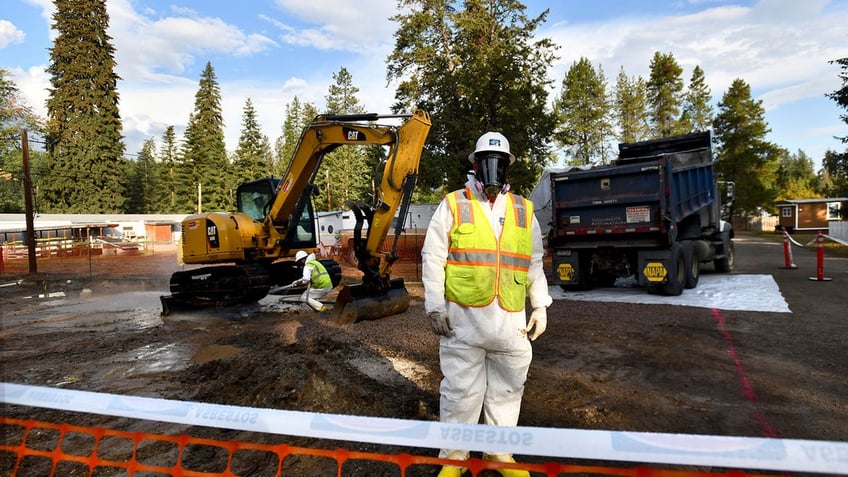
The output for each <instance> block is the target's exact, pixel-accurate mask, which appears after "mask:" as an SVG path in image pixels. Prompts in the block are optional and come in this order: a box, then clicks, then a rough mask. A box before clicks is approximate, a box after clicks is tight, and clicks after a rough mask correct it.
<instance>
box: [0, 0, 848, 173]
mask: <svg viewBox="0 0 848 477" xmlns="http://www.w3.org/2000/svg"><path fill="white" fill-rule="evenodd" d="M3 3H4V8H3V9H2V12H0V66H2V67H4V68H6V69H8V70H11V71H12V74H13V78H14V80H15V82H16V84H17V85H18V88H19V89H20V90H21V92H22V93H23V95H24V96H25V98H26V99H27V101H28V102H29V104H30V105H31V106H32V107H33V108H34V109H35V110H36V112H38V113H40V114H42V115H44V114H45V109H44V102H45V100H46V98H47V91H46V88H47V87H48V76H47V74H46V73H45V68H46V66H47V63H48V60H49V56H48V48H50V47H51V45H52V44H51V41H52V38H53V37H54V36H55V32H51V30H50V23H51V21H50V16H51V14H52V12H53V4H52V2H51V1H50V0H4V1H3ZM525 4H526V5H527V13H528V15H530V16H535V15H537V14H539V13H541V12H542V10H543V9H545V8H549V9H550V14H549V16H548V20H547V22H546V23H545V24H543V25H542V27H541V28H540V30H539V31H538V32H537V34H538V35H539V36H544V37H548V38H551V39H552V40H554V42H556V43H557V44H558V45H560V49H559V51H558V55H559V57H560V58H559V60H558V61H557V62H556V63H555V64H554V65H553V67H552V68H551V70H550V72H549V76H550V78H551V79H553V80H554V85H555V86H554V89H553V90H552V91H551V98H553V97H554V96H555V95H557V94H558V93H559V91H560V85H561V82H562V78H563V76H564V74H565V72H566V71H567V69H568V67H569V66H570V65H571V64H572V63H573V62H574V61H576V60H578V59H579V58H580V57H586V58H588V59H589V60H590V61H591V62H592V63H593V64H595V65H596V66H598V65H600V66H601V67H602V68H603V70H604V72H605V74H606V75H607V77H608V78H609V84H610V85H613V84H614V83H615V76H616V75H617V74H618V72H619V70H620V69H621V68H624V71H625V72H626V73H627V74H628V75H640V76H643V77H647V76H648V73H649V65H650V60H651V58H652V57H653V54H654V52H656V51H660V52H663V53H668V52H670V53H672V54H674V56H675V58H676V59H677V61H678V63H679V64H680V66H681V67H682V68H683V77H684V80H685V81H686V82H687V83H688V80H689V77H690V76H691V73H692V68H693V67H694V66H695V65H700V66H701V68H702V69H703V70H704V72H705V74H706V78H707V81H708V84H709V87H710V89H711V93H712V96H713V102H714V103H717V102H718V101H719V100H720V99H721V96H722V95H723V94H724V92H725V91H726V90H727V88H728V86H729V85H730V84H731V82H732V81H733V80H734V79H736V78H742V79H743V80H745V81H746V82H747V83H748V84H749V85H751V88H752V94H753V95H754V97H755V98H757V99H761V100H762V101H763V106H764V108H765V110H766V116H765V119H766V121H767V122H768V124H769V127H770V128H771V129H772V132H771V133H770V134H769V136H768V139H769V140H771V141H773V142H775V143H776V144H778V145H780V146H782V147H785V148H787V149H789V150H790V151H793V152H795V151H797V150H798V149H801V150H803V151H805V152H806V153H807V154H808V155H810V156H811V157H812V158H813V159H814V160H815V162H816V164H817V167H818V164H819V163H820V159H821V156H822V155H823V154H824V152H825V151H826V150H827V149H831V150H836V151H843V150H844V149H845V146H844V145H843V144H841V143H840V142H839V141H838V140H837V139H834V136H848V126H846V124H845V123H844V122H842V121H840V119H839V115H840V114H845V110H842V109H840V108H838V106H837V105H836V103H834V102H833V101H831V100H830V99H827V98H826V97H825V94H826V93H830V92H832V91H834V90H836V89H839V88H840V87H841V86H842V85H841V82H840V79H839V77H838V74H839V72H840V70H839V68H838V67H837V66H836V65H831V64H829V63H828V61H829V60H834V59H837V58H844V57H846V56H848V48H846V45H848V28H846V27H845V25H848V1H846V0H840V1H828V0H806V1H797V0H760V1H743V0H676V1H675V0H671V1H659V0H657V1H636V0H593V1H591V2H586V1H582V0H557V1H554V2H545V1H541V0H526V1H525ZM395 5H396V2H395V1H394V0H357V1H355V2H353V1H350V0H310V1H308V2H305V1H303V0H248V1H245V0H241V1H221V2H215V1H212V2H210V1H208V0H108V3H107V8H108V12H109V16H110V30H109V33H110V35H111V36H112V37H113V45H114V46H115V48H116V60H117V63H118V66H117V73H118V74H119V75H120V76H121V77H122V78H123V79H122V81H120V82H119V83H118V91H119V93H120V98H121V103H120V106H121V116H122V119H123V121H124V132H123V133H124V136H125V137H126V143H127V153H128V154H135V153H137V152H138V150H139V148H140V147H141V143H142V142H143V141H144V139H145V138H148V137H153V138H156V139H157V140H158V139H159V138H160V137H161V135H162V132H163V131H164V129H165V127H167V126H168V125H175V126H176V127H177V130H178V132H180V133H181V131H182V130H183V128H184V127H185V123H186V122H187V121H188V117H189V113H190V112H191V111H192V109H193V106H194V94H195V92H196V91H197V87H198V81H199V77H200V72H201V70H202V69H203V67H204V66H205V64H206V62H207V61H211V62H212V65H213V67H214V68H215V72H216V75H217V77H218V81H219V83H220V85H221V92H222V97H223V104H222V106H223V110H224V121H225V135H226V141H227V148H228V149H229V150H231V151H232V150H234V149H235V148H236V146H237V142H238V135H239V131H240V129H241V116H242V111H243V107H244V103H245V101H246V100H247V98H250V99H251V101H252V102H253V104H254V107H255V108H256V110H257V113H258V116H259V120H260V123H261V125H262V128H263V132H264V134H265V135H267V136H268V137H269V138H270V139H271V141H274V140H275V139H276V138H277V136H279V135H280V131H281V127H282V123H283V119H284V114H285V106H286V104H288V103H289V102H290V101H291V100H292V99H293V98H294V97H295V96H297V97H298V98H299V99H300V100H301V101H309V102H313V103H315V104H316V105H317V106H318V107H319V108H322V107H323V105H324V97H325V96H326V94H327V91H328V87H329V85H330V84H331V83H332V81H333V80H332V75H333V74H334V73H337V72H338V71H339V70H340V69H341V68H342V67H345V68H347V70H348V71H349V72H350V73H351V75H352V78H353V83H354V85H355V86H356V87H358V88H359V89H360V94H359V99H360V101H361V103H362V104H363V105H364V106H365V108H366V109H367V110H368V111H372V112H381V113H383V112H386V113H387V112H389V106H390V105H391V103H392V101H393V97H394V87H395V86H396V85H394V84H392V85H387V83H386V77H385V59H386V57H387V55H388V54H389V53H390V52H391V50H392V48H393V46H394V43H393V36H392V35H393V33H394V31H395V29H396V24H395V23H393V22H391V21H389V19H388V18H389V17H390V16H391V15H393V14H395V13H397V10H396V9H395Z"/></svg>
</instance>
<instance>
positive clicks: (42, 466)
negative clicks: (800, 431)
mask: <svg viewBox="0 0 848 477" xmlns="http://www.w3.org/2000/svg"><path fill="white" fill-rule="evenodd" d="M0 436H2V439H3V442H2V444H0V474H2V475H3V476H5V475H12V476H18V475H19V476H25V475H26V476H28V475H50V476H53V475H57V476H64V475H89V476H99V475H128V476H134V475H144V476H152V475H170V476H213V475H215V476H238V475H263V476H264V475H268V476H282V475H293V474H296V475H332V474H333V473H335V474H336V475H338V476H342V475H399V476H407V475H409V473H410V471H411V470H412V469H416V467H422V468H421V469H416V470H415V474H416V475H431V474H435V471H436V470H437V469H438V466H440V465H442V464H446V463H449V462H450V461H446V460H443V459H438V458H435V457H425V456H417V455H411V454H403V453H401V454H379V453H371V452H357V451H349V450H345V449H334V450H328V449H314V448H306V447H296V446H291V445H286V444H255V443H248V442H239V441H222V440H214V439H204V438H195V437H190V436H186V435H180V436H167V435H158V434H148V433H144V432H124V431H117V430H110V429H104V428H89V427H82V426H75V425H71V424H52V423H47V422H39V421H34V420H20V419H13V418H8V417H4V416H0ZM462 465H463V466H464V467H466V468H468V470H469V473H470V474H471V475H474V476H477V475H481V474H480V473H481V472H482V471H484V470H486V469H498V468H521V469H525V470H528V471H530V472H531V473H532V475H546V476H559V475H568V474H584V475H610V476H629V477H694V476H710V477H716V476H721V475H726V476H732V477H742V476H757V475H758V474H750V473H746V472H741V471H728V472H723V473H716V472H703V471H687V470H671V469H652V468H648V467H604V466H589V465H572V464H559V463H547V464H527V463H521V464H502V463H496V462H489V461H483V460H480V459H470V460H468V461H464V462H463V463H462ZM430 469H432V470H431V471H430V472H428V470H430ZM466 475H468V474H466Z"/></svg>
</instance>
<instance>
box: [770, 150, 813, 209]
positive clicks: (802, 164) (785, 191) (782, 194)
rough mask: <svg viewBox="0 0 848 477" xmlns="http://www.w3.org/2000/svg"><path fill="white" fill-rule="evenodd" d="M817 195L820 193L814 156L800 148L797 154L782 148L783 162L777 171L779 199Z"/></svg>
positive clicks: (804, 197) (809, 197) (805, 197)
mask: <svg viewBox="0 0 848 477" xmlns="http://www.w3.org/2000/svg"><path fill="white" fill-rule="evenodd" d="M815 197H818V194H817V193H816V173H815V170H814V166H813V160H812V158H810V156H808V155H807V154H806V153H805V152H804V151H802V150H800V149H799V150H798V152H797V153H795V154H790V153H789V151H786V150H781V162H780V167H779V168H778V171H777V196H776V198H777V200H781V199H812V198H815Z"/></svg>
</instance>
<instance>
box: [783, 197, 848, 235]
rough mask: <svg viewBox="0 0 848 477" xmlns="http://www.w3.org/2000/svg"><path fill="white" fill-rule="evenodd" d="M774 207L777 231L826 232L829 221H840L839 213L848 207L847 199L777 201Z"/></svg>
mask: <svg viewBox="0 0 848 477" xmlns="http://www.w3.org/2000/svg"><path fill="white" fill-rule="evenodd" d="M774 205H775V207H777V215H778V217H779V222H778V228H779V229H786V230H788V231H789V232H792V231H795V230H822V231H827V230H828V222H829V221H832V220H842V215H841V214H840V212H841V211H843V210H845V208H846V207H848V197H831V198H824V199H794V200H779V201H777V202H775V203H774Z"/></svg>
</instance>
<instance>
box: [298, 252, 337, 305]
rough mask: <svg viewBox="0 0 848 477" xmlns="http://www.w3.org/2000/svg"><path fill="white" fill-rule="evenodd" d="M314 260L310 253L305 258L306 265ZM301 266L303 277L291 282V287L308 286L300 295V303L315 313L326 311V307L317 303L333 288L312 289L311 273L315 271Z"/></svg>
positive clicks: (306, 266) (312, 254)
mask: <svg viewBox="0 0 848 477" xmlns="http://www.w3.org/2000/svg"><path fill="white" fill-rule="evenodd" d="M312 260H315V254H314V253H310V254H309V255H308V256H307V257H306V263H309V262H310V261H312ZM306 263H304V265H303V276H302V277H301V278H300V279H299V280H295V281H294V282H292V285H296V284H297V285H308V286H307V287H306V291H304V292H303V294H301V295H300V301H302V302H304V303H306V304H307V305H309V307H310V308H312V309H313V310H315V311H326V310H327V307H326V306H325V305H324V304H323V303H321V302H320V301H318V300H319V299H321V298H324V297H325V296H326V295H328V294H329V293H330V292H331V291H333V287H330V288H312V273H313V272H314V271H315V270H314V269H313V268H312V267H310V266H308V265H306Z"/></svg>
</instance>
